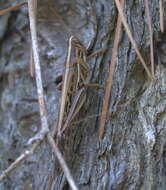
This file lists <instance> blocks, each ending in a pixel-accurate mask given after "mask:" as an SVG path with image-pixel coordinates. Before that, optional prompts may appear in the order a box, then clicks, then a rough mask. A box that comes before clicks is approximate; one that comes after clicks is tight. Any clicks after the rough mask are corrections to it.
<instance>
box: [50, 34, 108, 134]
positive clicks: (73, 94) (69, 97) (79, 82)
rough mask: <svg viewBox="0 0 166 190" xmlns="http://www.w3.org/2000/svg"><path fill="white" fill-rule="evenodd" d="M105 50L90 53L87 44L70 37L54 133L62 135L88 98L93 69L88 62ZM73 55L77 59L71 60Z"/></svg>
mask: <svg viewBox="0 0 166 190" xmlns="http://www.w3.org/2000/svg"><path fill="white" fill-rule="evenodd" d="M104 51H105V50H103V49H101V50H98V51H96V53H93V54H91V55H88V50H87V49H86V48H85V46H84V45H83V44H82V43H81V42H80V41H79V40H78V39H77V38H76V37H74V36H71V37H70V39H69V47H68V52H67V59H66V67H65V73H64V76H63V84H62V85H63V86H62V95H61V105H60V111H59V118H58V122H57V126H56V127H55V130H54V132H53V134H54V135H55V134H57V136H61V135H62V134H63V132H64V131H65V129H66V128H67V127H68V126H69V125H70V124H71V121H73V119H74V118H75V116H76V115H77V113H78V112H79V111H80V109H81V108H82V106H83V104H84V102H85V100H86V92H87V86H88V84H89V82H90V79H91V71H90V69H89V67H88V65H87V63H86V62H87V60H88V59H90V58H92V57H94V56H95V55H96V54H99V53H103V52H104ZM73 56H74V57H75V60H74V61H71V57H73ZM97 86H99V85H97Z"/></svg>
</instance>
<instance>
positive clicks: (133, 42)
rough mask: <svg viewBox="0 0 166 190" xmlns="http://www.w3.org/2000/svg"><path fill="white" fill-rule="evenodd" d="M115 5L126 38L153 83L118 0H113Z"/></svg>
mask: <svg viewBox="0 0 166 190" xmlns="http://www.w3.org/2000/svg"><path fill="white" fill-rule="evenodd" d="M115 3H116V7H117V9H118V12H119V15H120V16H121V20H122V23H123V25H124V28H125V30H126V33H127V35H128V38H129V39H130V42H131V44H132V45H133V47H134V49H135V51H136V53H137V56H138V58H139V59H140V61H141V63H142V65H143V67H144V69H145V71H146V73H147V75H148V77H149V78H150V79H151V80H152V81H153V76H152V74H151V72H150V71H149V69H148V67H147V66H146V63H145V61H144V59H143V57H142V55H141V53H140V51H139V49H138V48H137V45H136V42H135V40H134V38H133V37H132V34H131V31H130V29H129V26H128V24H127V22H126V19H125V16H124V14H123V10H122V7H121V5H120V3H119V0H115Z"/></svg>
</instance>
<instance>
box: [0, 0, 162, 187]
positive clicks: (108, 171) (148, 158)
mask: <svg viewBox="0 0 166 190" xmlns="http://www.w3.org/2000/svg"><path fill="white" fill-rule="evenodd" d="M15 2H16V1H15ZM17 2H18V1H17ZM6 3H7V2H6V1H2V3H0V4H1V5H2V7H6V5H10V3H9V4H6ZM12 3H14V2H12ZM149 8H150V13H151V17H152V27H153V28H152V29H153V33H154V42H155V47H154V51H155V81H154V82H151V81H149V79H148V77H147V75H146V72H145V71H144V68H143V67H142V65H141V63H140V61H139V59H138V57H137V56H136V53H135V50H134V49H133V47H132V45H131V43H130V41H129V39H128V37H127V34H126V32H125V29H124V28H122V33H121V40H120V44H119V49H118V56H117V59H116V68H115V72H114V77H113V86H112V90H111V99H110V105H109V114H108V118H107V122H106V125H105V131H104V137H103V139H102V141H101V142H100V141H99V139H98V130H99V119H100V114H101V108H102V102H103V96H104V90H103V89H95V88H88V89H87V91H88V96H87V100H86V103H85V104H84V106H83V108H82V109H81V111H80V113H79V114H78V115H77V117H76V119H75V120H74V121H73V123H72V125H71V126H70V128H69V129H67V131H66V134H65V138H63V139H62V140H61V141H60V143H59V147H60V150H61V151H62V153H63V155H64V158H65V160H66V162H67V164H68V166H69V168H70V170H71V173H72V175H73V177H74V179H75V181H76V183H77V185H78V187H79V189H81V190H93V189H97V190H104V189H105V190H122V189H123V190H140V189H141V190H147V189H148V190H153V189H154V190H156V189H157V190H164V189H166V176H165V173H166V169H165V168H166V160H165V157H166V146H165V144H166V140H165V139H166V138H165V137H166V129H165V118H166V112H165V107H166V100H165V97H164V95H165V94H166V88H165V82H166V68H165V65H166V64H165V55H166V54H165V49H164V47H165V43H166V40H165V37H164V34H163V35H161V34H160V28H159V3H158V1H157V0H153V1H149ZM124 14H125V16H126V19H127V22H128V24H129V27H130V29H131V32H132V34H133V37H134V39H135V40H136V43H137V45H138V47H139V49H140V50H141V53H142V54H143V57H144V58H145V60H146V64H147V65H148V67H149V68H150V47H149V39H150V38H149V32H148V25H147V17H146V14H145V6H144V1H132V0H128V1H126V2H125V6H124ZM117 16H118V12H117V9H116V6H115V2H114V1H103V0H96V1H92V0H91V1H86V0H84V1H81V0H71V1H67V0H64V1H60V0H59V1H53V0H40V1H38V15H37V28H38V41H39V49H40V58H41V63H42V65H41V67H42V77H43V81H44V84H43V85H44V92H45V96H46V104H47V113H48V122H49V126H50V129H52V128H53V126H54V125H55V123H56V120H57V118H58V110H59V104H60V101H59V100H60V91H58V90H57V84H58V82H59V81H58V77H59V76H60V75H62V73H63V71H64V68H65V67H64V64H65V58H66V54H67V48H68V47H67V44H68V40H69V37H70V36H71V35H74V36H76V37H77V38H79V39H80V40H81V41H82V42H83V44H84V45H85V46H86V47H88V46H90V47H91V49H92V52H95V50H98V49H100V48H107V51H106V52H105V53H104V54H102V55H100V56H97V57H95V58H93V59H91V60H90V61H89V62H88V65H89V67H90V68H91V70H92V71H93V76H92V80H91V82H92V83H99V84H102V85H103V86H105V84H106V80H107V77H108V70H109V65H110V60H111V55H112V47H113V41H114V37H115V27H116V22H117ZM0 23H1V24H0V25H1V26H2V27H1V31H0V39H1V44H0V46H1V48H0V54H1V56H0V63H1V64H0V84H1V85H0V102H1V103H0V126H1V128H0V148H1V152H0V171H3V170H4V169H5V168H7V167H8V166H9V165H10V164H11V163H12V162H13V161H14V160H15V159H16V158H17V157H18V156H19V155H20V154H21V152H23V150H25V148H26V143H27V141H28V139H29V138H30V137H32V136H34V135H35V134H36V133H37V132H38V131H39V129H40V125H41V124H40V117H39V107H38V102H37V91H36V84H35V79H34V78H32V77H31V76H30V74H29V63H30V54H31V41H30V31H29V21H28V15H27V7H26V6H23V7H22V8H20V9H18V10H15V11H13V12H11V13H9V14H6V15H4V16H2V17H0ZM0 189H1V190H6V189H20V190H31V189H33V190H34V189H35V190H37V189H41V190H67V189H70V187H69V185H68V183H67V180H66V178H65V176H64V173H63V171H62V169H61V168H60V166H59V163H58V161H57V160H56V158H55V157H54V155H53V153H52V150H51V148H50V147H49V145H47V142H44V143H42V144H41V145H40V147H39V148H38V149H37V151H36V153H35V154H34V155H33V156H32V157H30V158H28V159H27V160H26V161H25V162H23V163H22V164H21V165H20V167H18V168H17V169H16V170H14V171H13V172H12V174H11V175H10V176H9V177H7V179H5V180H4V181H3V183H1V184H0Z"/></svg>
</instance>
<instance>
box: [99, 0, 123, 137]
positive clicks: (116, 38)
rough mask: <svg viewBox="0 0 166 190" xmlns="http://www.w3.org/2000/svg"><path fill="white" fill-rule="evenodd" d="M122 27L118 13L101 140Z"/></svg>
mask: <svg viewBox="0 0 166 190" xmlns="http://www.w3.org/2000/svg"><path fill="white" fill-rule="evenodd" d="M121 5H122V8H123V5H124V0H121ZM121 28H122V22H121V17H120V15H118V20H117V24H116V30H115V39H114V45H113V49H112V57H111V64H110V69H109V76H108V79H107V86H106V90H105V94H104V100H103V107H102V113H101V118H100V123H99V140H100V141H101V140H102V137H103V134H104V126H105V122H106V118H107V113H108V106H109V100H110V93H111V87H112V81H113V74H114V70H115V63H116V62H115V59H116V56H117V50H118V44H119V40H120V33H121Z"/></svg>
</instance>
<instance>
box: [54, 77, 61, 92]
mask: <svg viewBox="0 0 166 190" xmlns="http://www.w3.org/2000/svg"><path fill="white" fill-rule="evenodd" d="M62 80H63V76H62V75H59V76H57V77H56V79H55V81H54V83H55V84H56V88H57V89H58V90H62Z"/></svg>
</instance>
